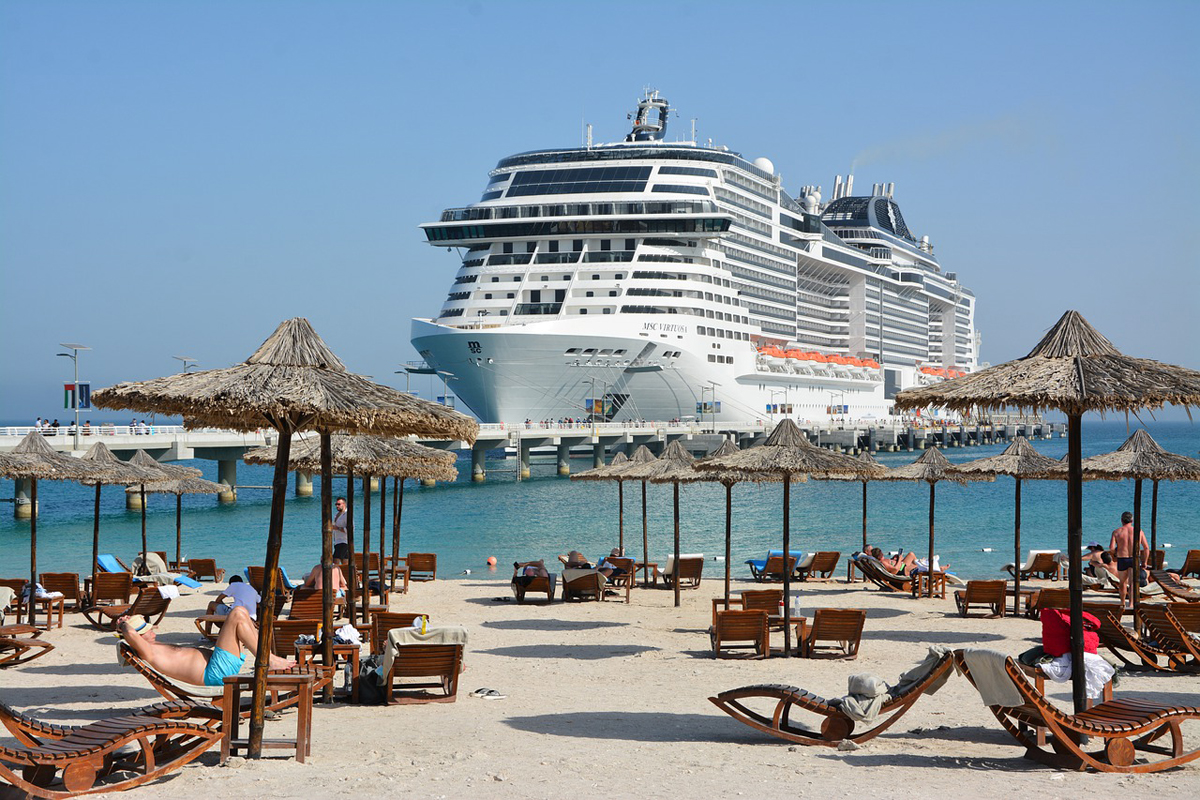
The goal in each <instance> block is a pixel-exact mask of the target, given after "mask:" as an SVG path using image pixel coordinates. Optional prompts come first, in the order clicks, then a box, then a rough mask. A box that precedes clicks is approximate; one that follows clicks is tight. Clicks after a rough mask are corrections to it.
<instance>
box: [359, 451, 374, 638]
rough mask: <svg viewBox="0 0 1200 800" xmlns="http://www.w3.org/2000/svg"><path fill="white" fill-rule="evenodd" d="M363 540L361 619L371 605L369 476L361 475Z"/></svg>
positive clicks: (363, 618) (360, 578) (364, 618)
mask: <svg viewBox="0 0 1200 800" xmlns="http://www.w3.org/2000/svg"><path fill="white" fill-rule="evenodd" d="M362 482H363V542H362V575H360V576H359V580H361V581H362V621H363V622H364V623H365V622H366V621H367V616H368V611H367V609H369V608H370V607H371V583H370V581H371V476H370V475H363V479H362Z"/></svg>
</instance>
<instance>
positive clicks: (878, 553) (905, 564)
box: [871, 547, 917, 578]
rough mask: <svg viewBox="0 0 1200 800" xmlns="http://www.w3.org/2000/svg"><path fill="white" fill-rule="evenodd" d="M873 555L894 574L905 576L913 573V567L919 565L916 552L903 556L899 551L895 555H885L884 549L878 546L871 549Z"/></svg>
mask: <svg viewBox="0 0 1200 800" xmlns="http://www.w3.org/2000/svg"><path fill="white" fill-rule="evenodd" d="M871 555H872V556H874V557H875V559H876V560H877V561H878V562H879V563H880V565H881V566H882V567H883V568H884V569H886V570H887V571H888V572H890V573H892V574H893V575H899V576H900V577H901V578H903V577H904V576H905V575H911V574H912V573H913V568H914V567H915V566H916V565H917V556H916V553H913V552H911V551H910V552H909V553H908V554H907V555H905V556H904V557H903V558H901V557H900V554H899V553H897V554H896V555H895V556H894V557H886V558H885V557H884V555H883V551H882V550H880V549H879V548H878V547H876V548H874V549H872V550H871Z"/></svg>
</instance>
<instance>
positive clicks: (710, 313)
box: [704, 311, 713, 319]
mask: <svg viewBox="0 0 1200 800" xmlns="http://www.w3.org/2000/svg"><path fill="white" fill-rule="evenodd" d="M704 317H705V319H712V318H713V312H711V311H705V312H704Z"/></svg>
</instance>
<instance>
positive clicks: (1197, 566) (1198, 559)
mask: <svg viewBox="0 0 1200 800" xmlns="http://www.w3.org/2000/svg"><path fill="white" fill-rule="evenodd" d="M1190 575H1195V576H1196V577H1197V578H1200V550H1188V551H1187V555H1186V556H1184V557H1183V566H1181V567H1180V568H1179V577H1180V578H1186V577H1188V576H1190Z"/></svg>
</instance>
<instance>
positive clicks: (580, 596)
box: [560, 567, 607, 602]
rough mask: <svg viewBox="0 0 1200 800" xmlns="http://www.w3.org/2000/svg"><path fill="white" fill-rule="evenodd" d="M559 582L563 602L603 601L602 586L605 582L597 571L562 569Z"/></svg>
mask: <svg viewBox="0 0 1200 800" xmlns="http://www.w3.org/2000/svg"><path fill="white" fill-rule="evenodd" d="M560 582H561V583H562V599H563V601H564V602H566V601H567V600H603V599H604V586H605V584H606V583H607V581H606V580H605V578H604V576H603V575H602V574H600V571H599V570H595V569H574V568H571V567H567V568H564V569H563V572H562V577H561V580H560Z"/></svg>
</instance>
